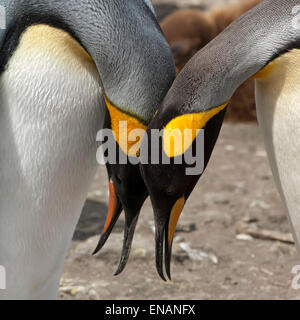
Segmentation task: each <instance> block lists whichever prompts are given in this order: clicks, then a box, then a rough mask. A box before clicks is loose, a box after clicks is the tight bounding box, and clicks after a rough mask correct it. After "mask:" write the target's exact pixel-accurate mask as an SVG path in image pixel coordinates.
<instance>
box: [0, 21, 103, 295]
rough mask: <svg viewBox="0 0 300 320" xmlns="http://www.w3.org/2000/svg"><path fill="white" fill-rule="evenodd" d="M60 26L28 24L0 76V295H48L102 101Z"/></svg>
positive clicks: (78, 199) (89, 160)
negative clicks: (3, 285) (2, 270)
mask: <svg viewBox="0 0 300 320" xmlns="http://www.w3.org/2000/svg"><path fill="white" fill-rule="evenodd" d="M99 83H100V80H99V75H98V72H97V69H96V66H95V64H94V62H93V61H92V60H91V58H90V57H89V55H88V54H87V53H86V52H85V51H84V49H83V48H82V47H81V46H80V45H79V44H78V43H77V42H76V41H75V40H74V39H72V38H71V37H70V36H69V35H68V34H67V33H65V32H63V31H61V30H58V29H55V28H52V27H49V26H46V25H38V26H32V27H30V28H28V29H27V30H26V31H25V32H24V33H23V35H22V37H21V39H20V43H19V46H18V48H17V49H16V51H15V53H14V54H13V56H12V57H11V59H10V61H9V65H8V68H7V70H6V71H5V72H4V73H3V74H2V75H1V77H0V136H1V140H0V265H3V266H4V267H6V270H7V287H8V290H7V291H3V292H0V299H1V298H2V297H3V298H6V297H13V298H51V297H55V295H56V293H57V287H58V280H59V276H60V271H61V268H62V264H63V260H64V256H65V252H66V250H67V247H68V245H69V242H70V240H71V237H72V233H73V231H74V228H75V225H76V222H77V220H78V218H79V215H80V212H81V209H82V206H83V204H84V200H85V197H86V194H87V192H88V187H89V184H90V182H91V179H92V178H93V175H94V172H95V169H96V167H97V163H96V148H97V145H96V134H97V131H98V130H99V129H101V128H102V124H103V117H104V102H103V97H102V92H101V89H100V84H99Z"/></svg>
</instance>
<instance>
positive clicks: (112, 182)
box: [94, 112, 149, 275]
mask: <svg viewBox="0 0 300 320" xmlns="http://www.w3.org/2000/svg"><path fill="white" fill-rule="evenodd" d="M125 117H127V119H126V121H128V123H130V118H129V116H127V115H125ZM134 121H135V122H136V121H137V120H135V119H134ZM141 126H142V124H141ZM104 127H105V128H107V129H109V130H110V131H112V132H113V135H111V137H113V138H112V140H113V143H112V144H111V143H108V148H107V149H106V151H105V152H111V151H112V149H113V150H114V151H113V154H114V155H115V156H116V158H115V159H114V161H110V160H109V159H110V157H109V155H108V154H106V155H105V156H107V161H105V163H106V168H107V172H108V177H109V194H110V196H109V205H108V213H107V218H106V223H105V226H104V230H103V233H102V235H101V237H100V240H99V243H98V245H97V248H96V249H95V251H94V254H96V253H98V252H99V251H100V250H101V249H102V247H103V246H104V244H105V243H106V241H107V239H108V238H109V235H110V234H111V232H112V230H113V227H114V226H115V224H116V222H117V220H118V218H119V217H120V215H121V213H122V211H123V210H124V213H125V229H124V242H123V248H122V254H121V260H120V264H119V267H118V270H117V272H116V273H115V275H118V274H120V273H121V272H122V271H123V270H124V268H125V266H126V263H127V261H128V258H129V254H130V249H131V244H132V240H133V236H134V231H135V227H136V224H137V221H138V217H139V214H140V211H141V208H142V206H143V203H144V202H145V200H146V199H147V197H148V195H149V193H148V191H147V189H146V186H145V183H144V181H143V179H142V177H141V173H140V169H139V165H138V158H137V155H136V156H135V157H133V156H129V155H128V153H127V146H126V148H124V145H122V146H120V143H119V141H120V140H121V139H120V138H119V137H118V136H117V134H116V133H115V132H114V130H111V127H113V126H112V117H111V115H110V114H109V113H108V112H107V114H106V119H105V125H104ZM119 135H120V133H119ZM116 137H117V138H116ZM122 143H123V144H124V141H123V142H122ZM136 150H138V149H136ZM105 152H104V153H105Z"/></svg>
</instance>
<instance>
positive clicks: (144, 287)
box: [60, 0, 300, 300]
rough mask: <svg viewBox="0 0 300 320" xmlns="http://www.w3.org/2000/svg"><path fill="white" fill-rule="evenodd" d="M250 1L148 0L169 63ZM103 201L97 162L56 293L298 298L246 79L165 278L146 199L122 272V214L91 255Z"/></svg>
mask: <svg viewBox="0 0 300 320" xmlns="http://www.w3.org/2000/svg"><path fill="white" fill-rule="evenodd" d="M258 2H260V1H259V0H153V3H154V5H155V9H156V12H157V15H158V18H159V21H160V23H161V26H162V29H163V31H164V33H165V35H166V38H167V40H168V42H169V44H170V46H171V48H172V51H173V54H174V60H175V63H176V66H177V71H178V72H180V70H181V69H182V68H183V67H184V65H185V64H186V63H187V61H188V60H189V59H190V58H191V57H192V56H193V55H194V54H195V53H196V52H197V51H198V50H199V49H201V48H202V47H203V46H205V45H206V44H207V43H208V42H209V41H211V40H212V39H213V38H214V37H215V36H217V34H218V33H220V32H221V31H222V30H223V29H224V28H225V27H226V26H227V25H228V24H230V23H231V22H232V21H234V20H235V19H236V18H238V17H239V16H240V15H241V14H243V13H244V12H245V11H247V10H248V9H250V8H251V7H252V6H254V5H255V4H257V3H258ZM107 203H108V183H107V176H106V170H105V168H104V167H99V170H98V173H97V175H96V177H95V180H94V183H93V185H92V186H91V190H90V193H89V196H88V200H87V202H86V205H85V207H84V210H83V213H82V217H81V220H80V222H79V224H78V226H77V230H76V232H75V234H74V238H73V242H72V244H71V247H70V250H69V252H68V256H67V260H66V263H65V267H64V272H63V276H62V278H61V286H60V297H61V298H62V299H102V300H104V299H130V300H134V299H300V292H299V291H295V290H293V289H292V288H291V282H292V278H293V275H292V273H291V270H292V268H293V266H295V265H296V264H297V255H296V250H295V247H294V244H293V240H292V237H291V234H290V227H289V223H288V221H287V217H286V213H285V209H284V208H283V206H282V204H281V201H280V198H279V195H278V193H277V191H276V188H275V186H274V183H273V178H272V174H271V171H270V169H269V165H268V160H267V155H266V152H265V150H264V145H263V141H262V136H261V134H260V130H259V127H258V125H257V121H256V113H255V101H254V85H253V82H252V81H251V80H250V81H247V82H246V83H245V84H243V85H242V86H241V88H239V90H238V91H237V92H236V94H235V96H234V97H233V100H232V103H231V106H230V108H229V109H228V113H227V118H226V123H225V125H224V126H223V129H222V131H221V135H220V139H219V141H218V143H217V146H216V149H215V151H214V154H213V157H212V160H211V162H210V164H209V166H208V168H207V171H206V172H205V174H204V175H203V177H202V178H201V179H200V181H199V183H198V185H197V187H196V188H195V190H194V192H193V194H192V196H191V198H190V199H189V201H188V202H187V205H186V207H185V209H184V212H183V214H182V216H181V219H180V222H179V225H178V228H177V232H176V237H175V242H174V249H173V265H172V275H173V280H172V281H171V282H167V283H164V282H163V281H162V280H160V278H159V277H158V275H157V274H156V270H155V257H154V233H153V230H154V228H153V227H154V226H153V214H152V209H151V205H150V203H149V200H148V201H147V202H146V204H145V206H144V208H143V210H142V213H141V216H140V219H139V223H138V226H137V230H136V234H135V239H134V243H133V248H132V252H131V258H130V260H129V263H128V265H127V268H126V270H125V272H124V273H123V274H121V275H120V276H118V277H114V276H113V273H114V271H115V270H116V268H117V266H118V262H119V258H120V253H121V247H122V240H123V234H122V232H123V225H124V217H121V219H120V221H119V222H118V224H117V225H116V227H115V229H114V232H113V234H112V235H111V237H110V239H109V241H108V242H107V244H106V246H105V247H104V249H103V250H102V251H101V252H100V254H98V255H97V256H91V252H92V251H93V250H94V248H95V247H96V244H97V242H98V239H99V236H100V233H101V231H102V230H103V226H104V222H105V218H106V211H107Z"/></svg>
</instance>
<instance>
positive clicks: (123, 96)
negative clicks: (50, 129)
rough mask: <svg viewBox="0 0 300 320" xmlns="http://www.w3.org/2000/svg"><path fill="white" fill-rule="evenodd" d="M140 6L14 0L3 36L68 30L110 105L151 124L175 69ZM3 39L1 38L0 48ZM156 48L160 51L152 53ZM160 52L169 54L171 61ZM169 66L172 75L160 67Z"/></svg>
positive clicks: (151, 19)
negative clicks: (39, 28)
mask: <svg viewBox="0 0 300 320" xmlns="http://www.w3.org/2000/svg"><path fill="white" fill-rule="evenodd" d="M144 1H146V0H144ZM144 1H135V0H129V1H121V0H116V1H109V5H108V4H107V2H106V1H97V2H96V4H94V2H90V1H81V2H79V1H75V0H70V1H65V2H63V4H62V3H61V2H59V1H52V0H40V1H35V0H31V1H28V0H26V1H25V0H12V1H10V2H9V3H8V8H7V27H8V28H7V30H6V35H7V34H9V33H10V31H11V30H15V29H16V26H19V27H18V28H17V29H19V31H20V32H23V31H24V29H25V28H26V27H28V26H30V25H32V24H48V25H51V26H54V27H56V28H60V29H63V30H64V31H67V32H68V33H69V34H70V35H71V36H72V37H73V38H75V39H76V40H77V41H78V42H79V43H80V44H81V45H82V47H83V48H84V49H85V50H86V51H87V52H88V54H89V55H90V56H91V57H92V59H93V60H94V62H95V64H96V66H97V68H98V72H99V74H100V77H101V85H102V88H103V89H104V92H105V94H106V95H107V97H108V98H109V99H110V101H112V102H113V103H114V104H115V105H116V106H118V107H119V108H120V109H122V110H124V111H127V112H129V113H132V114H136V115H138V116H139V117H140V118H141V119H143V120H144V121H145V122H149V121H150V120H151V119H152V116H153V114H154V113H155V111H156V110H157V108H158V106H159V103H160V101H161V100H162V98H163V96H164V95H165V94H166V91H167V90H168V89H169V87H167V86H166V82H167V80H168V81H169V85H171V82H172V81H173V79H174V78H175V67H174V65H171V62H172V59H171V52H170V50H169V48H168V45H167V43H166V40H165V39H164V37H163V35H162V32H161V30H160V28H159V25H158V23H157V21H156V19H155V16H154V14H153V11H152V10H151V7H150V6H149V3H148V1H147V2H144ZM50 13H51V15H50ZM4 38H5V37H4V35H3V32H2V39H1V33H0V45H1V42H3V41H4V40H3V39H4ZM154 47H158V48H160V50H158V51H154V50H153V48H154ZM150 50H151V52H152V54H151V55H149V51H150ZM161 50H163V51H164V52H165V53H166V52H167V50H169V54H170V56H169V60H168V59H166V55H161ZM161 59H165V61H161ZM124 61H126V63H124ZM168 64H169V65H170V68H169V70H170V74H166V72H165V70H166V68H164V70H161V68H160V67H159V66H161V65H164V66H166V65H168ZM172 68H173V70H174V72H173V74H172V73H171V70H172ZM155 79H156V80H155Z"/></svg>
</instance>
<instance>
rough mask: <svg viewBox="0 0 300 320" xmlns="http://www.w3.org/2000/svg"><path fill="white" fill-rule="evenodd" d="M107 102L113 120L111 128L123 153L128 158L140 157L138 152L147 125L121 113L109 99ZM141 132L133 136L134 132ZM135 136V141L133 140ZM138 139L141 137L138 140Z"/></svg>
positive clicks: (106, 99)
mask: <svg viewBox="0 0 300 320" xmlns="http://www.w3.org/2000/svg"><path fill="white" fill-rule="evenodd" d="M105 102H106V105H107V108H108V111H109V114H110V119H111V128H112V131H113V133H114V136H115V139H116V141H117V143H118V145H119V146H120V148H121V149H122V151H123V152H124V153H125V154H127V155H128V156H132V157H136V156H138V151H139V149H140V145H141V141H142V136H143V135H144V133H145V132H146V129H147V127H146V125H144V124H143V123H141V122H140V121H139V120H138V119H136V118H134V117H132V116H130V115H128V114H126V113H124V112H122V111H120V110H119V109H118V108H116V107H115V106H114V105H113V104H112V103H111V102H110V101H109V99H108V98H107V97H105ZM137 129H138V130H139V132H138V131H136V132H135V133H137V134H134V135H133V134H132V133H133V130H137ZM131 136H133V138H134V139H136V140H135V141H129V139H130V140H134V139H131ZM138 137H140V138H139V139H138Z"/></svg>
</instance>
